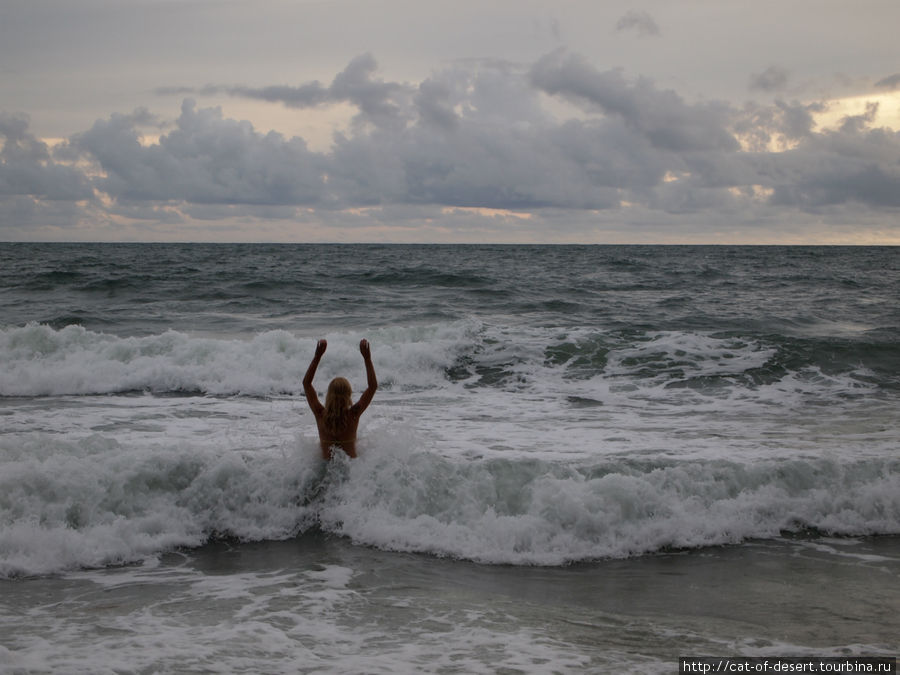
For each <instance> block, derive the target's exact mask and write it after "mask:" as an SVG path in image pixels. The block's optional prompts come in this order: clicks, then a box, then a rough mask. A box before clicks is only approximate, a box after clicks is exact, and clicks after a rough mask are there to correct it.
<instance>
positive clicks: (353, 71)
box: [156, 54, 413, 126]
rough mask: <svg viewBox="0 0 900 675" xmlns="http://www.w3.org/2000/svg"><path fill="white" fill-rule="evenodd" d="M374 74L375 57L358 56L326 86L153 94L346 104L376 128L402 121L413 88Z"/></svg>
mask: <svg viewBox="0 0 900 675" xmlns="http://www.w3.org/2000/svg"><path fill="white" fill-rule="evenodd" d="M377 71H378V64H377V62H376V61H375V58H374V57H373V56H372V55H371V54H362V55H360V56H357V57H356V58H354V59H353V60H352V61H350V63H349V64H348V65H347V67H346V68H345V69H344V70H343V71H342V72H340V73H338V74H337V76H335V78H334V80H333V81H332V82H331V84H330V85H328V86H325V85H323V84H322V83H321V82H319V81H313V82H307V83H304V84H301V85H299V86H288V85H273V86H268V87H247V86H241V85H233V86H217V85H207V86H205V87H202V88H199V89H193V88H190V87H161V88H158V89H156V93H157V94H161V95H178V96H185V95H201V96H212V95H216V94H228V95H229V96H235V97H240V98H247V99H255V100H259V101H268V102H270V103H281V104H282V105H285V106H287V107H289V108H298V109H303V108H315V107H317V106H321V105H327V104H334V103H344V102H346V103H351V104H353V105H355V106H356V107H357V108H359V111H360V117H359V118H358V121H359V122H369V123H372V124H375V125H376V126H384V125H391V124H397V123H402V122H404V120H403V119H402V118H401V116H400V113H401V110H402V108H403V104H404V102H405V100H406V99H407V98H408V97H409V96H410V95H412V93H413V88H412V87H410V86H408V85H403V84H399V83H396V82H385V81H384V80H382V79H379V78H376V77H375V74H376V73H377Z"/></svg>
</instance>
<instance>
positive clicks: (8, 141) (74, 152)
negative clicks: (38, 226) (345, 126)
mask: <svg viewBox="0 0 900 675" xmlns="http://www.w3.org/2000/svg"><path fill="white" fill-rule="evenodd" d="M375 72H376V64H375V61H374V59H371V57H368V56H364V57H360V58H358V59H354V61H353V62H351V63H350V64H349V65H348V66H347V67H346V68H345V69H344V70H343V71H342V72H341V73H339V74H338V76H336V77H335V79H334V81H333V82H332V83H331V84H330V85H328V86H327V87H326V86H323V85H319V84H317V83H308V84H305V85H301V86H300V87H296V88H289V89H288V90H284V91H283V90H281V89H279V88H268V87H267V88H260V89H258V90H254V91H256V92H257V93H258V95H259V97H263V96H264V95H265V96H269V97H270V98H266V99H265V100H275V101H279V102H282V103H285V104H290V105H293V107H297V108H298V109H302V108H303V107H311V106H315V105H325V104H328V103H335V102H351V103H353V104H354V105H355V106H357V109H358V110H359V116H358V122H359V123H358V124H357V125H355V126H353V127H352V128H351V129H350V130H348V131H346V132H344V133H341V134H337V135H336V136H335V138H334V144H333V147H332V149H330V150H329V151H327V152H313V151H311V150H309V148H308V147H307V146H306V144H305V143H304V142H303V140H302V139H299V138H293V139H287V138H284V137H283V136H281V135H280V134H277V133H274V132H272V133H268V134H263V133H260V132H258V131H256V130H255V129H254V127H253V125H252V124H251V123H250V122H247V121H237V120H232V119H226V118H224V117H223V115H222V113H221V111H220V110H219V109H217V108H206V109H203V108H198V107H197V105H196V104H195V103H194V102H193V101H191V100H190V99H188V100H186V101H185V102H184V104H183V106H182V111H181V114H180V116H179V117H178V118H177V119H176V120H175V121H174V123H169V124H164V123H163V121H161V120H159V119H157V118H155V117H154V116H153V115H151V114H150V113H149V112H148V111H146V110H143V109H138V110H136V111H135V112H134V113H131V114H127V115H123V114H113V115H111V116H110V117H108V118H106V119H103V120H98V121H97V122H95V123H94V125H93V126H92V127H91V128H90V129H88V130H87V131H84V132H82V133H79V134H75V135H73V136H72V137H71V138H70V139H69V140H68V142H67V143H66V144H64V145H62V146H60V147H59V148H57V149H56V150H54V151H52V152H51V151H50V149H49V148H48V147H47V146H46V145H44V144H43V143H41V142H40V141H39V140H37V139H35V138H34V137H33V136H32V135H30V133H29V132H28V128H27V127H28V124H27V120H25V119H24V118H21V117H14V116H9V115H4V116H0V134H2V136H3V138H5V141H4V145H3V149H2V152H0V159H2V164H0V202H2V204H0V207H2V210H3V211H4V212H5V213H8V214H15V213H19V214H20V215H19V218H20V220H22V219H25V220H27V221H28V222H32V221H33V220H34V218H35V217H36V216H35V214H36V213H37V211H36V210H35V209H38V207H40V202H42V201H43V200H50V199H57V200H70V201H72V202H75V201H77V200H84V199H87V198H89V197H90V196H91V195H92V193H93V191H94V190H97V191H99V192H101V193H103V194H104V195H105V197H106V198H108V199H106V198H105V199H104V204H105V205H104V206H102V208H103V209H105V211H106V213H108V214H110V215H117V216H121V217H127V218H129V219H132V220H138V219H148V220H159V221H162V220H165V221H166V222H169V223H177V221H178V218H179V217H180V215H183V216H184V217H185V218H189V219H193V220H195V221H196V220H209V222H213V221H215V220H217V219H221V218H228V217H235V216H248V217H254V218H257V219H290V218H291V215H292V214H308V213H309V211H306V209H310V208H314V209H315V210H316V212H317V213H318V214H319V217H321V218H323V219H326V220H327V219H328V218H331V220H332V221H333V222H334V223H336V224H339V225H340V226H341V227H352V226H362V224H363V221H365V220H366V219H365V218H361V217H359V216H356V215H352V214H351V215H348V214H349V213H350V212H349V211H346V209H351V208H353V207H379V208H381V209H392V211H391V212H392V213H393V212H403V213H428V214H430V215H429V216H428V218H429V219H430V218H433V217H435V215H434V214H438V215H439V214H440V213H442V209H445V208H448V209H450V211H451V212H452V213H454V214H455V215H454V216H453V217H452V218H450V219H449V220H448V222H453V223H463V222H465V223H467V225H466V227H469V226H470V225H471V223H472V222H474V220H473V219H475V218H476V216H475V215H472V214H471V213H470V212H467V211H465V209H468V208H483V209H501V210H509V211H530V212H533V213H545V214H550V213H552V214H556V215H554V216H553V217H552V218H549V217H548V220H547V222H558V220H559V217H558V214H561V213H566V212H568V213H572V214H574V213H582V214H591V213H592V214H595V215H594V216H591V217H600V216H596V214H598V213H609V214H618V218H619V220H620V221H627V220H628V219H629V218H634V217H636V216H635V215H634V214H641V216H640V217H641V218H642V219H643V220H645V221H646V220H647V219H653V218H656V219H658V220H659V221H660V222H664V221H665V219H666V218H670V217H671V218H676V221H677V222H681V221H680V220H679V219H681V218H684V217H687V215H689V214H695V217H696V218H698V219H699V218H703V219H706V220H710V221H711V220H714V218H715V216H716V214H718V216H719V217H724V218H729V219H732V218H737V217H740V218H742V219H749V218H751V214H759V215H760V217H761V218H762V217H765V218H772V213H773V210H774V209H781V210H782V212H787V211H794V212H809V213H821V212H822V211H823V210H828V209H831V210H832V211H834V210H837V209H850V208H855V209H862V210H863V211H866V210H885V209H886V210H891V209H896V208H897V207H898V206H900V197H898V195H900V168H898V164H897V161H896V158H897V157H898V156H900V136H898V134H897V133H895V132H892V131H890V130H885V129H873V128H871V127H872V124H873V121H874V119H875V117H874V115H875V110H874V109H869V110H868V111H867V112H866V113H864V114H863V115H858V116H854V117H848V118H846V119H845V120H844V121H843V123H842V124H841V126H840V127H839V128H838V129H836V130H833V131H828V132H820V131H816V130H815V125H814V123H813V115H814V114H815V113H816V112H821V111H822V109H823V108H822V105H821V104H801V103H798V102H785V101H780V100H779V101H775V102H774V103H773V104H771V105H759V104H755V103H754V104H747V105H746V106H744V107H742V108H736V107H734V106H731V105H728V104H725V103H721V102H703V103H692V102H689V101H686V100H685V99H684V98H682V97H681V96H680V95H678V94H677V93H676V92H674V91H670V90H663V89H660V88H658V87H656V86H655V85H654V84H653V83H652V82H650V81H649V80H646V79H629V78H627V77H626V75H625V74H624V73H623V72H622V71H618V70H609V71H603V70H599V69H597V68H595V67H594V66H593V65H591V64H590V63H588V62H587V61H586V60H584V59H583V58H581V57H579V56H577V55H571V54H567V53H566V52H556V53H553V54H550V55H547V56H546V57H544V58H541V59H539V60H538V61H537V62H535V63H534V64H532V66H531V67H530V68H522V67H518V66H515V65H513V64H510V63H506V62H499V61H495V62H490V61H466V62H457V63H454V64H452V65H451V66H449V67H448V68H446V69H444V70H442V71H439V72H435V73H433V74H432V75H431V77H429V78H427V79H426V80H424V81H422V82H421V83H419V84H418V85H417V86H412V85H408V84H401V83H396V82H386V81H383V80H380V79H377V78H375V76H374V73H375ZM231 89H234V90H237V88H231ZM265 92H268V93H265ZM236 95H237V94H236ZM240 95H246V92H245V93H244V94H240ZM254 95H256V94H254ZM548 96H549V97H552V98H556V99H559V100H562V101H566V102H567V103H569V104H573V105H575V106H577V107H578V108H579V114H578V115H576V116H572V117H570V118H568V119H560V118H557V117H556V116H554V115H552V114H550V113H549V112H548V111H547V110H546V106H545V103H546V97H548ZM289 101H293V104H291V103H289ZM147 127H152V128H154V129H157V130H163V131H164V133H162V134H161V135H160V137H159V142H158V144H150V145H146V144H143V143H142V142H141V137H142V129H145V128H147ZM738 139H740V142H739V140H738ZM742 143H743V146H742ZM773 147H774V148H777V149H778V150H781V151H780V152H773ZM748 148H749V150H748ZM108 202H111V203H112V205H109V203H108ZM99 203H100V202H99V201H95V202H93V203H92V204H91V207H90V208H92V209H95V211H94V212H93V213H97V211H96V209H100V208H101V207H100V206H98V204H99ZM298 209H299V210H298ZM398 209H399V211H397V210H398ZM454 209H457V210H458V209H463V211H459V212H457V211H454ZM342 210H344V211H342ZM48 213H49V212H48ZM55 213H56V214H57V216H56V217H57V218H61V217H62V214H63V211H62V210H60V209H56V211H55ZM329 213H331V214H333V216H328V215H327V214H329ZM29 214H30V215H29ZM464 214H468V215H464ZM26 216H27V218H26ZM72 217H73V218H74V217H75V216H74V215H73V216H72ZM298 217H300V216H298ZM302 217H303V218H307V217H308V216H307V215H303V216H302ZM423 217H424V216H423ZM448 218H449V217H448ZM585 218H588V216H578V219H580V220H579V222H588V220H589V218H588V220H585ZM25 220H23V222H25ZM54 222H56V221H54ZM336 226H337V225H336ZM585 227H587V226H585Z"/></svg>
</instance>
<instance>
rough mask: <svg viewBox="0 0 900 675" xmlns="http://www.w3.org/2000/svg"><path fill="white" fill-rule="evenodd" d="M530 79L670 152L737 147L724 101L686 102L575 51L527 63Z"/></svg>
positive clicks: (542, 88) (538, 85) (546, 90)
mask: <svg viewBox="0 0 900 675" xmlns="http://www.w3.org/2000/svg"><path fill="white" fill-rule="evenodd" d="M531 81H532V82H533V83H534V85H535V86H536V87H537V88H539V89H541V90H543V91H545V92H546V93H548V94H552V95H554V96H561V97H563V98H566V99H568V100H570V101H573V102H575V103H578V104H581V105H584V106H586V107H587V108H588V109H591V110H595V111H600V112H603V113H605V114H607V115H614V116H617V117H619V118H620V119H622V120H623V121H624V122H625V123H626V125H628V126H629V127H631V128H633V129H634V130H636V131H637V132H639V133H640V134H641V135H642V136H644V137H645V138H646V139H647V140H648V141H649V142H650V143H651V144H653V145H654V146H656V147H659V148H660V149H664V150H670V151H674V152H691V151H710V150H725V151H729V150H735V149H737V147H738V145H737V142H736V141H735V139H734V136H733V135H732V134H731V133H730V132H729V131H728V123H729V121H730V120H729V115H730V110H729V109H728V108H727V106H725V105H724V104H718V103H708V104H702V105H689V104H686V103H685V102H684V100H683V99H682V98H681V97H680V96H678V94H676V93H675V92H674V91H663V90H659V89H657V88H656V87H655V86H654V85H653V84H652V83H651V82H650V81H648V80H645V79H639V80H637V81H636V82H629V81H627V80H626V79H625V77H624V75H623V74H622V72H621V71H618V70H609V71H599V70H597V69H595V68H594V67H593V66H591V65H590V64H589V63H587V62H586V61H585V60H584V59H582V58H581V57H579V56H576V55H569V54H566V53H565V52H561V51H560V52H555V53H554V54H551V55H549V56H546V57H544V58H542V59H540V60H539V61H538V62H537V63H536V64H535V65H534V67H533V68H532V69H531Z"/></svg>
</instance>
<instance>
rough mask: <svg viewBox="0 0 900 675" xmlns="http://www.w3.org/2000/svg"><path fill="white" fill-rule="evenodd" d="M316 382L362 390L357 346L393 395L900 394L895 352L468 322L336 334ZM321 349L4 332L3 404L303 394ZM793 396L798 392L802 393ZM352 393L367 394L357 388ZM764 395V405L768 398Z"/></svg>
mask: <svg viewBox="0 0 900 675" xmlns="http://www.w3.org/2000/svg"><path fill="white" fill-rule="evenodd" d="M325 337H328V338H329V352H328V358H327V359H325V360H324V361H323V363H322V366H321V371H320V375H319V377H320V378H321V379H322V380H323V381H327V379H330V378H331V377H334V376H337V375H344V376H349V377H350V378H351V381H353V378H354V377H355V376H357V375H358V376H359V377H360V378H362V376H363V371H362V369H361V362H360V358H359V352H358V347H357V345H358V341H359V339H360V338H362V337H367V338H368V339H369V340H370V341H371V342H372V343H373V350H374V352H373V353H374V356H375V361H376V367H377V369H378V374H379V379H380V381H381V382H382V384H383V385H385V386H386V387H396V388H399V389H413V390H414V389H419V388H434V387H437V388H441V387H446V386H459V387H465V388H467V389H472V388H479V387H494V388H507V389H514V390H521V389H522V388H532V389H534V390H535V391H537V392H539V393H540V392H546V391H548V388H550V389H553V395H555V396H558V395H560V394H561V395H563V396H566V395H575V396H581V395H584V392H583V391H581V389H583V387H581V385H580V384H579V383H582V384H583V383H585V382H588V381H592V382H594V383H595V384H596V385H598V387H595V388H599V390H603V391H606V392H607V393H608V392H609V391H610V389H611V388H612V389H618V390H619V391H625V390H628V389H631V390H636V391H640V392H643V394H649V395H653V393H654V392H665V395H667V396H671V395H672V393H673V392H674V391H675V390H678V389H683V390H689V391H691V392H694V393H698V392H699V393H702V394H704V395H720V394H723V392H724V395H727V396H731V395H734V394H735V393H736V392H739V393H740V394H741V395H748V394H749V395H753V393H754V392H760V391H761V390H763V389H765V388H766V387H769V388H771V387H775V388H777V387H779V386H780V385H782V384H786V385H787V386H788V387H789V388H792V389H796V388H797V387H800V388H803V389H809V392H808V393H810V392H813V391H815V392H817V393H818V394H819V395H821V396H822V397H823V398H824V399H825V400H827V399H828V398H833V397H834V396H856V395H868V394H871V393H872V392H873V391H876V390H879V389H886V390H896V389H898V388H900V377H898V375H897V372H898V370H897V365H898V364H900V344H898V343H896V342H894V341H890V340H884V339H879V338H873V339H872V340H871V341H868V342H859V341H850V340H837V339H833V338H830V339H820V340H814V339H800V338H792V337H785V336H772V335H765V336H753V335H749V336H748V335H739V334H734V333H692V332H678V331H637V330H611V331H603V330H597V329H592V328H565V329H560V328H555V327H531V326H528V325H494V326H492V325H488V324H486V323H484V322H480V321H476V320H459V321H450V322H446V323H437V324H428V325H413V326H397V327H386V328H379V329H375V330H372V331H368V332H366V333H353V332H343V333H335V334H332V335H326V336H325ZM315 339H316V338H312V337H305V336H298V335H295V334H294V333H291V332H288V331H284V330H273V331H265V332H261V333H257V334H256V335H253V336H252V337H249V338H235V339H227V338H223V337H206V336H202V335H189V334H186V333H180V332H177V331H172V330H170V331H167V332H165V333H162V334H158V335H149V336H143V337H119V336H115V335H109V334H106V333H99V332H93V331H90V330H88V329H86V328H84V327H83V326H80V325H66V326H64V327H61V328H57V327H54V326H51V325H47V324H29V325H27V326H24V327H17V328H8V329H0V396H7V397H10V396H20V397H29V396H54V395H91V394H114V393H127V392H135V391H141V392H153V393H173V392H175V393H179V392H180V393H202V394H209V395H216V396H229V395H249V396H269V395H279V394H297V393H299V392H300V391H301V386H300V382H301V380H302V377H303V374H304V373H305V371H306V367H307V366H308V364H309V359H310V358H311V355H312V353H313V352H314V350H315ZM798 383H799V384H798ZM360 384H362V383H361V382H360ZM767 395H768V394H766V396H767Z"/></svg>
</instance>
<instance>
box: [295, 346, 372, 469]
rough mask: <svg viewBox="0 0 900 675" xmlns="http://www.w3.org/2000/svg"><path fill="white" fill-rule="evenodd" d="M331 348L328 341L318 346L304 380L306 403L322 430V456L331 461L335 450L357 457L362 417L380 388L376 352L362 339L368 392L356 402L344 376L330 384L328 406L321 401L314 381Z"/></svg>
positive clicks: (327, 396) (320, 437) (320, 438)
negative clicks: (357, 432) (374, 358)
mask: <svg viewBox="0 0 900 675" xmlns="http://www.w3.org/2000/svg"><path fill="white" fill-rule="evenodd" d="M327 348H328V343H327V342H326V341H325V340H319V342H318V344H317V345H316V355H315V356H313V360H312V362H311V363H310V364H309V368H308V369H307V371H306V375H305V376H304V377H303V391H304V392H306V402H307V403H308V404H309V407H310V409H311V410H312V411H313V415H315V416H316V426H317V427H318V428H319V443H320V444H321V446H322V457H323V458H324V459H326V460H328V459H331V453H332V451H333V450H334V448H335V447H337V448H340V449H341V450H343V451H344V452H346V453H347V454H348V455H349V456H350V457H356V428H357V427H358V426H359V418H360V416H361V415H362V414H363V412H365V410H366V408H368V407H369V404H370V403H371V402H372V398H374V396H375V390H376V389H378V380H377V379H375V367H374V366H373V365H372V353H371V351H370V349H369V342H368V341H367V340H360V343H359V352H360V353H361V354H362V357H363V361H365V364H366V380H367V386H366V390H365V391H364V392H363V393H362V396H360V397H359V400H358V401H357V402H356V403H353V401H352V399H351V398H350V397H351V394H352V393H353V392H352V391H351V390H350V383H349V382H348V381H347V380H346V379H344V378H343V377H336V378H334V379H333V380H332V381H331V384H329V385H328V393H327V394H325V405H324V406H323V405H322V404H321V403H320V402H319V396H318V394H316V389H315V387H313V383H312V382H313V378H314V377H315V376H316V368H318V367H319V360H320V359H321V358H322V354H324V353H325V350H326V349H327Z"/></svg>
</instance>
